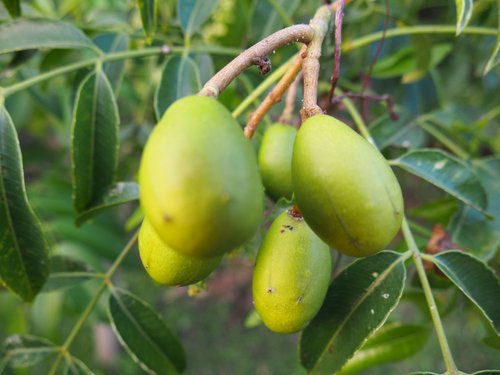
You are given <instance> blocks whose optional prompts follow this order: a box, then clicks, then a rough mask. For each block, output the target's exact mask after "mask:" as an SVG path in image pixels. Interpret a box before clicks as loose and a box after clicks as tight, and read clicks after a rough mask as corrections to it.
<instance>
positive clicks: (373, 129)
mask: <svg viewBox="0 0 500 375" xmlns="http://www.w3.org/2000/svg"><path fill="white" fill-rule="evenodd" d="M398 114H399V119H398V120H396V121H392V120H391V119H390V118H389V115H388V114H384V115H383V116H381V117H380V118H378V119H377V120H375V121H374V123H373V124H372V125H371V126H370V133H371V135H372V137H373V139H374V141H375V144H376V145H377V146H378V147H379V148H380V149H381V150H383V149H385V148H386V147H388V146H397V147H401V148H405V149H415V148H418V147H420V146H421V144H422V143H423V142H424V140H425V133H424V131H423V130H422V129H420V128H419V127H418V123H417V121H416V119H415V118H414V115H413V114H410V113H408V112H407V111H404V110H403V109H399V108H398Z"/></svg>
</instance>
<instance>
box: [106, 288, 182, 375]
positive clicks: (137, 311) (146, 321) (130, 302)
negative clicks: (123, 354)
mask: <svg viewBox="0 0 500 375" xmlns="http://www.w3.org/2000/svg"><path fill="white" fill-rule="evenodd" d="M109 314H110V319H111V323H112V327H113V330H114V331H115V333H116V335H117V337H118V339H119V341H120V343H121V344H122V345H123V346H124V347H125V349H126V350H127V351H128V353H129V354H130V356H131V357H132V358H133V359H134V360H135V361H136V362H138V363H139V364H140V365H141V366H143V367H144V368H146V369H148V370H149V372H151V373H156V374H171V373H180V372H182V371H183V370H184V368H185V367H186V360H185V354H184V349H183V348H182V346H181V344H180V342H179V341H178V339H177V338H176V337H175V336H174V335H173V334H172V333H171V332H170V330H169V329H168V328H167V326H166V325H165V323H164V322H163V320H162V319H161V317H160V316H159V315H158V313H157V312H156V311H155V310H153V308H152V307H151V306H150V305H148V304H147V303H146V302H144V301H143V300H141V299H140V298H138V297H136V296H134V295H133V294H131V293H129V292H127V291H125V290H120V289H113V293H112V294H111V295H110V298H109Z"/></svg>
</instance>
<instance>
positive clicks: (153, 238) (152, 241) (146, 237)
mask: <svg viewBox="0 0 500 375" xmlns="http://www.w3.org/2000/svg"><path fill="white" fill-rule="evenodd" d="M139 255H140V257H141V261H142V265H143V266H144V268H145V269H146V272H147V273H148V274H149V276H151V278H152V279H153V280H155V281H156V282H157V283H159V284H166V285H190V284H194V283H196V282H198V281H200V280H203V279H205V278H206V277H207V276H208V275H210V274H211V273H212V271H213V270H215V268H217V266H218V265H219V264H220V262H221V259H222V255H218V256H215V257H212V258H195V257H190V256H186V255H184V254H181V253H178V252H176V251H175V250H173V249H172V248H171V247H169V246H168V245H167V244H166V243H165V242H163V240H162V239H161V238H160V236H158V234H157V233H156V232H155V230H154V228H153V227H152V226H151V224H150V223H149V221H147V219H144V221H143V222H142V225H141V229H140V230H139Z"/></svg>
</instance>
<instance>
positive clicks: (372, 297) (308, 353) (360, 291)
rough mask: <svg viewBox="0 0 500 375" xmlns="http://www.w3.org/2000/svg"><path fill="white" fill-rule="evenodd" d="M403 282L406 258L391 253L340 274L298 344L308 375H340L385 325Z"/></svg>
mask: <svg viewBox="0 0 500 375" xmlns="http://www.w3.org/2000/svg"><path fill="white" fill-rule="evenodd" d="M405 278H406V270H405V267H404V264H403V257H402V256H401V255H400V254H398V253H395V252H392V251H383V252H380V253H378V254H376V255H373V256H370V257H366V258H362V259H358V260H356V261H355V262H353V263H352V264H351V265H349V266H348V267H347V268H346V269H345V270H344V271H342V273H340V275H339V276H337V277H336V278H335V280H333V282H332V284H331V285H330V288H329V289H328V292H327V295H326V298H325V301H324V303H323V306H322V307H321V309H320V311H319V313H318V315H316V317H315V318H314V319H313V320H312V321H311V322H310V323H309V325H308V326H307V327H306V328H305V329H304V331H303V333H302V336H301V338H300V344H299V347H300V358H301V363H302V365H303V366H304V367H305V368H306V369H307V370H308V371H309V373H311V374H327V373H328V374H331V373H335V372H336V371H338V370H339V369H340V368H341V367H342V366H343V365H344V364H345V363H346V362H347V360H348V359H349V358H351V357H352V356H353V355H354V353H355V352H356V351H357V350H358V349H359V347H360V346H361V345H362V344H363V343H364V342H365V340H366V339H367V338H368V337H369V336H370V335H371V334H372V333H373V332H375V331H376V330H377V329H378V328H380V327H381V326H382V324H384V322H385V320H386V319H387V317H388V316H389V314H390V313H391V311H392V310H394V308H395V307H396V305H397V304H398V302H399V299H400V298H401V294H402V292H403V288H404V282H405Z"/></svg>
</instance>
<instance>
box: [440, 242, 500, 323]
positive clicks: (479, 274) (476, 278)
mask: <svg viewBox="0 0 500 375" xmlns="http://www.w3.org/2000/svg"><path fill="white" fill-rule="evenodd" d="M433 262H434V263H435V264H436V265H437V266H438V267H439V269H440V270H441V271H442V272H443V273H444V274H445V275H446V276H447V277H448V278H449V279H450V280H451V281H453V283H454V284H455V285H456V286H457V287H458V288H459V289H460V290H461V291H462V292H463V293H464V294H465V295H466V296H467V297H469V299H470V300H471V301H472V302H473V303H474V304H475V305H476V306H477V307H478V308H479V309H480V310H481V311H482V312H483V314H484V316H485V317H486V318H487V319H488V320H489V321H490V323H491V324H492V326H493V327H495V329H496V330H497V332H500V303H498V301H500V280H499V279H498V277H497V276H496V275H495V272H494V271H493V270H492V269H491V268H490V267H488V266H487V265H486V263H484V262H482V261H481V260H479V259H477V258H475V257H473V256H472V255H470V254H467V253H464V252H461V251H446V252H443V253H440V254H438V255H436V256H435V257H434V258H433Z"/></svg>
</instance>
